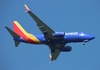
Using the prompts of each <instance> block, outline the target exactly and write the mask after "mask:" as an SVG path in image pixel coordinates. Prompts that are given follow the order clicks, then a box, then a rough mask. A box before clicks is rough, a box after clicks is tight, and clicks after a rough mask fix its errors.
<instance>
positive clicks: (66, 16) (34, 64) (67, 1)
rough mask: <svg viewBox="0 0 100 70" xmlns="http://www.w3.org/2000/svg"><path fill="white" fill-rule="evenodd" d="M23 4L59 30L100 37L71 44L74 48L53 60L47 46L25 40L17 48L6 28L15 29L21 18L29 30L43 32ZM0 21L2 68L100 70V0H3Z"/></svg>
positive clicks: (0, 69) (17, 69)
mask: <svg viewBox="0 0 100 70" xmlns="http://www.w3.org/2000/svg"><path fill="white" fill-rule="evenodd" d="M23 4H27V5H28V7H29V8H30V9H31V11H32V12H34V13H35V14H36V15H37V16H38V17H39V18H40V19H41V20H43V21H44V22H45V23H46V24H47V25H48V26H50V27H51V28H52V29H53V30H55V31H64V32H70V31H78V32H86V33H90V34H92V35H94V36H95V37H96V38H95V39H94V40H92V41H90V42H88V43H86V45H85V46H83V45H82V43H76V44H75V43H73V44H68V45H69V46H72V48H73V49H72V52H69V53H64V52H63V53H61V54H60V55H59V57H58V59H57V60H56V61H53V62H52V63H51V64H49V61H50V60H49V53H50V51H49V48H48V47H47V46H45V45H32V44H25V43H21V44H20V45H19V46H18V47H17V48H16V47H15V45H14V41H13V38H12V37H11V35H10V34H9V33H8V32H7V30H6V29H5V28H4V26H5V25H7V26H8V27H10V28H11V29H13V27H12V21H13V20H17V21H18V22H19V23H20V24H21V25H22V26H23V27H24V28H25V29H26V31H28V32H29V33H32V34H41V32H40V31H39V29H38V28H37V26H36V23H35V22H34V21H33V20H32V18H31V17H30V16H29V15H28V14H27V13H26V12H24V11H25V8H24V6H23ZM0 24H1V25H0V32H1V35H0V70H100V1H99V0H9V1H8V0H0Z"/></svg>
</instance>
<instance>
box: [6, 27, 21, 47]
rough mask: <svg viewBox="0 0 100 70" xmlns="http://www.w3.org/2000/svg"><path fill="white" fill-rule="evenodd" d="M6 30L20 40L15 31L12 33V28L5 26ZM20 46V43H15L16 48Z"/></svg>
mask: <svg viewBox="0 0 100 70" xmlns="http://www.w3.org/2000/svg"><path fill="white" fill-rule="evenodd" d="M5 28H6V29H7V30H8V32H9V33H10V34H11V35H12V36H13V38H19V37H20V36H19V35H18V34H16V33H15V32H14V31H12V30H11V29H10V28H8V27H7V26H5ZM19 44H20V42H19V41H15V46H16V47H17V46H18V45H19Z"/></svg>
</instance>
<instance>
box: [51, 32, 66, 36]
mask: <svg viewBox="0 0 100 70" xmlns="http://www.w3.org/2000/svg"><path fill="white" fill-rule="evenodd" d="M53 36H54V37H64V36H65V33H64V32H55V33H54V34H53Z"/></svg>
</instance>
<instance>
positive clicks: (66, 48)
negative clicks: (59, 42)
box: [60, 46, 72, 52]
mask: <svg viewBox="0 0 100 70" xmlns="http://www.w3.org/2000/svg"><path fill="white" fill-rule="evenodd" d="M71 50H72V47H71V46H65V47H62V48H61V49H60V51H62V52H70V51H71Z"/></svg>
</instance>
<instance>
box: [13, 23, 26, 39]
mask: <svg viewBox="0 0 100 70" xmlns="http://www.w3.org/2000/svg"><path fill="white" fill-rule="evenodd" d="M13 27H14V32H15V33H16V34H18V35H19V36H21V37H23V38H24V37H25V36H26V35H27V34H28V33H27V32H26V31H25V30H24V28H23V27H22V26H21V25H20V24H19V23H18V22H17V21H13Z"/></svg>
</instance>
